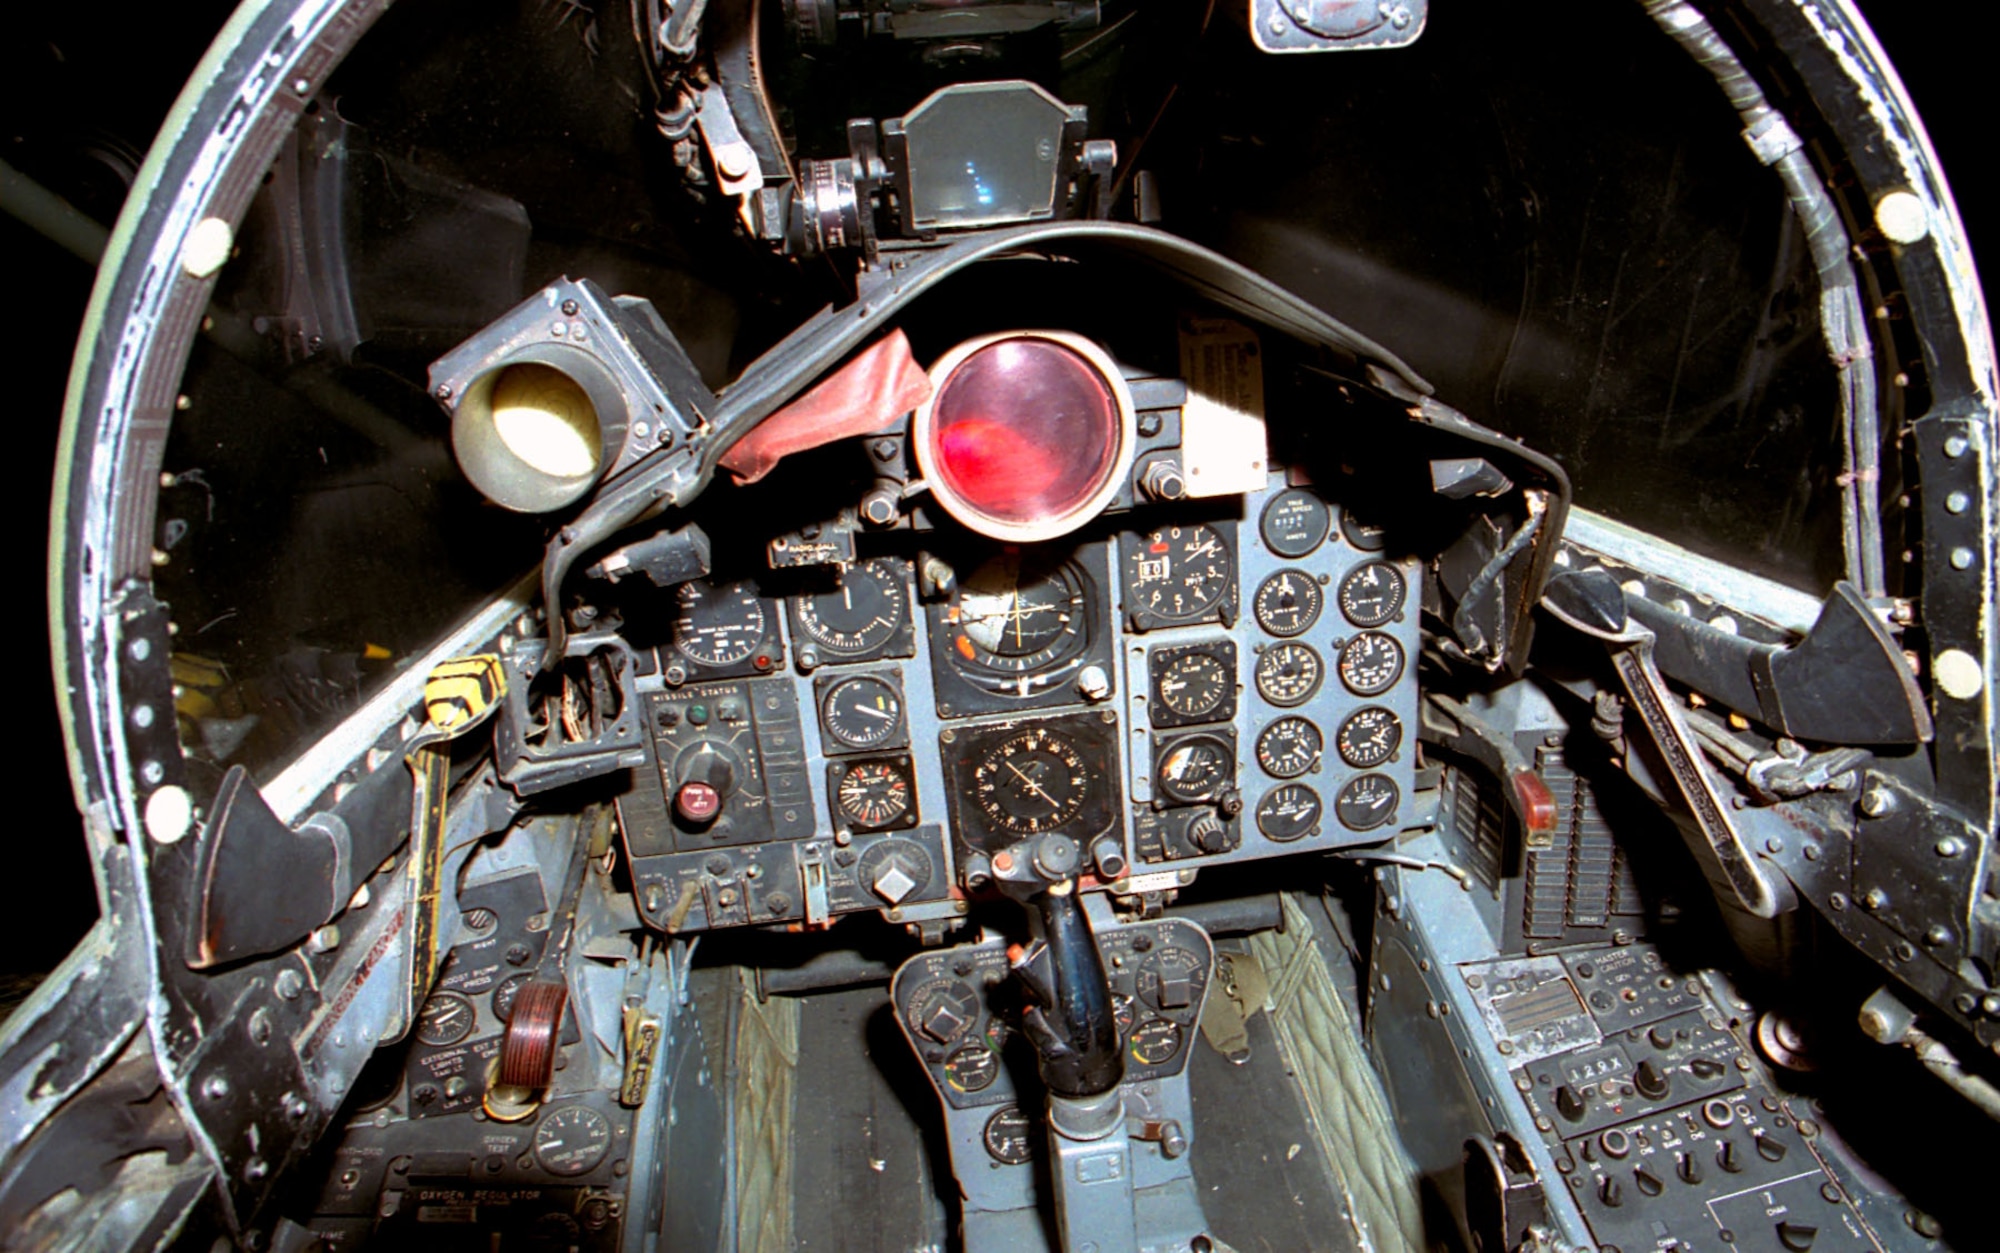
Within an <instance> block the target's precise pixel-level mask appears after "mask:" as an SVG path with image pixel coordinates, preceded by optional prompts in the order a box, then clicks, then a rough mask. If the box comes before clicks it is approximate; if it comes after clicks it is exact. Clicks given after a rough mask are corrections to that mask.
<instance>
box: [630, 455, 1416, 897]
mask: <svg viewBox="0 0 2000 1253" xmlns="http://www.w3.org/2000/svg"><path fill="white" fill-rule="evenodd" d="M947 526H948V524H947ZM859 538H860V539H862V540H863V541H864V542H869V541H879V543H876V544H875V545H874V546H875V547H876V548H877V549H878V551H875V552H869V553H866V554H865V555H860V556H859V557H858V558H857V559H856V560H853V561H851V562H848V563H846V564H843V565H839V566H835V567H829V568H826V569H825V570H823V571H822V573H824V574H826V575H827V576H828V577H826V578H825V579H823V580H822V581H821V582H820V583H817V584H814V585H812V586H811V587H810V588H809V589H808V590H804V591H800V590H795V589H796V586H797V585H796V584H787V583H786V582H785V581H783V579H782V577H780V576H778V575H774V574H773V572H770V571H762V570H749V569H729V568H720V567H722V565H723V563H718V565H719V568H718V569H717V570H716V571H715V573H714V574H713V575H712V576H710V577H709V578H706V579H703V580H697V581H695V582H692V583H689V584H685V585H682V586H681V587H680V588H678V589H676V590H674V591H673V592H670V593H660V594H659V598H660V599H661V600H664V601H667V602H668V603H666V604H663V605H661V607H660V612H661V613H662V614H663V615H666V616H667V617H668V625H667V630H666V634H665V637H664V640H663V642H661V643H660V644H658V645H657V646H656V647H655V648H654V649H653V650H652V651H651V653H650V655H649V656H648V657H646V658H643V659H642V663H641V665H640V666H639V667H638V670H639V673H640V677H639V679H638V686H639V697H640V700H641V701H642V703H643V706H644V710H645V726H646V737H647V743H646V745H645V748H646V754H647V765H646V767H645V768H644V769H641V770H638V771H635V781H634V783H633V785H632V787H631V788H630V790H628V791H627V792H626V794H625V795H624V796H623V797H622V798H621V799H620V802H619V804H620V810H621V817H622V819H623V826H624V832H625V839H626V842H627V849H628V852H629V853H630V854H631V856H632V864H633V867H634V887H635V895H636V896H637V898H638V901H639V904H640V907H641V912H642V914H643V916H644V917H645V919H646V921H647V922H648V923H649V924H651V925H653V926H655V927H658V928H661V929H664V930H667V931H672V932H681V931H692V930H700V929H704V928H708V927H717V926H730V925H746V924H758V925H771V924H778V925H787V926H798V925H806V926H817V925H824V924H825V923H827V922H828V921H830V920H831V918H833V917H835V916H837V915H839V914H841V913H844V912H852V911H855V910H868V909H872V910H880V911H883V912H884V913H885V914H887V915H888V916H890V917H891V918H892V919H894V920H897V921H904V922H912V923H917V922H936V921H940V920H948V919H951V918H954V917H956V916H958V915H961V914H963V913H964V912H965V911H966V909H967V898H968V895H969V894H973V893H976V892H978V891H979V890H981V889H983V888H985V887H987V886H988V885H989V884H990V883H991V881H992V880H993V879H995V878H1008V877H1017V878H1018V877H1024V876H1026V875H1029V874H1031V873H1038V874H1040V875H1041V876H1042V877H1043V878H1045V879H1052V878H1058V877H1070V876H1072V875H1074V876H1082V877H1083V878H1084V880H1085V884H1086V886H1091V885H1092V884H1095V885H1099V886H1108V887H1114V888H1115V890H1118V891H1121V892H1141V891H1152V890H1159V889H1160V888H1162V887H1167V886H1172V885H1173V884H1174V883H1176V882H1178V881H1179V876H1180V873H1181V872H1182V871H1185V870H1190V869H1194V868H1198V867H1200V866H1203V865H1212V864H1218V863H1226V862H1236V861H1248V860H1255V859H1258V858H1263V857H1272V856H1280V855H1285V854H1289V853H1293V852H1301V851H1308V850H1325V849H1329V848H1338V847H1341V846H1344V845H1349V844H1360V843H1372V842H1379V841H1381V840H1383V839H1385V838H1388V837H1390V836H1392V835H1393V834H1394V833H1395V832H1396V831H1397V830H1398V829H1399V824H1400V823H1403V822H1405V821H1406V820H1409V819H1411V818H1412V812H1411V810H1410V807H1409V801H1408V798H1409V797H1410V796H1411V794H1412V791H1413V789H1414V783H1415V770H1414V760H1413V753H1412V751H1411V748H1410V744H1409V739H1410V736H1411V734H1412V729H1413V727H1414V725H1415V719H1416V688H1415V683H1414V679H1413V657H1414V655H1415V652H1416V650H1417V647H1418V636H1417V620H1416V619H1417V614H1416V606H1417V605H1418V604H1420V603H1421V592H1422V588H1421V578H1422V569H1423V567H1422V566H1421V564H1420V562H1419V561H1418V560H1417V559H1416V558H1415V557H1412V556H1407V555H1402V554H1398V553H1395V552H1392V551H1389V550H1388V549H1387V547H1386V545H1385V536H1384V534H1383V533H1382V532H1381V531H1380V530H1379V529H1376V528H1374V527H1372V526H1370V525H1369V524H1368V523H1367V521H1366V520H1365V519H1361V518H1357V517H1354V516H1352V515H1351V514H1350V513H1349V512H1348V511H1347V510H1346V509H1344V508H1343V507H1342V505H1341V502H1340V501H1338V500H1332V499H1328V498H1326V497H1325V496H1323V495H1322V494H1321V493H1320V492H1318V491H1316V490H1315V489H1314V488H1313V486H1312V485H1311V484H1309V483H1306V482H1303V481H1297V480H1295V479H1294V478H1292V477H1290V476H1288V475H1287V473H1286V472H1284V471H1282V470H1280V471H1274V472H1273V473H1271V474H1269V475H1268V477H1267V483H1266V486H1265V488H1264V489H1263V490H1261V491H1257V492H1251V493H1247V494H1244V495H1241V496H1232V497H1222V498H1215V499H1209V500H1204V501H1199V502H1197V501H1185V500H1183V501H1171V502H1157V503H1153V504H1150V505H1148V504H1140V505H1139V506H1138V507H1137V508H1134V509H1132V510H1130V511H1129V512H1125V513H1112V514H1108V515H1106V516H1105V517H1103V518H1101V519H1099V520H1098V522H1096V523H1095V524H1093V525H1092V526H1089V527H1086V528H1084V529H1082V530H1080V531H1078V532H1076V533H1075V534H1073V535H1070V536H1066V537H1063V538H1062V539H1058V540H1052V541H1046V542H1041V543H1032V544H1021V545H1015V544H1005V543H996V542H992V541H987V540H983V539H979V538H977V537H971V536H966V535H963V534H959V533H957V532H956V531H954V530H950V529H946V528H945V527H940V528H939V529H936V530H931V531H922V530H911V531H904V532H898V533H889V534H884V535H880V536H870V535H865V534H864V535H862V536H860V537H859ZM1055 837H1060V838H1055ZM1149 876H1160V877H1158V878H1151V877H1149Z"/></svg>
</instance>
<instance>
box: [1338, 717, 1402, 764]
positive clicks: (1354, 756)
mask: <svg viewBox="0 0 2000 1253" xmlns="http://www.w3.org/2000/svg"><path fill="white" fill-rule="evenodd" d="M1402 743H1403V723H1402V720H1401V719H1399V718H1398V717H1396V715H1395V714H1393V713H1390V712H1389V711H1388V710H1386V709H1384V708H1382V707H1381V706H1380V705H1370V706H1368V707H1367V708H1366V709H1357V710H1355V711H1354V712H1353V713H1351V714H1349V715H1347V721H1345V722H1343V723H1341V724H1340V730H1338V731H1336V732H1334V735H1333V746H1334V748H1335V749H1336V750H1337V751H1338V752H1339V753H1340V759H1341V760H1342V761H1344V762H1346V763H1347V764H1348V765H1350V766H1353V767H1354V768H1355V769H1357V770H1370V769H1373V768H1374V767H1376V766H1379V765H1381V764H1382V763H1383V762H1385V761H1387V760H1389V759H1390V758H1391V757H1394V756H1395V755H1396V749H1397V748H1399V747H1400V746H1401V745H1402Z"/></svg>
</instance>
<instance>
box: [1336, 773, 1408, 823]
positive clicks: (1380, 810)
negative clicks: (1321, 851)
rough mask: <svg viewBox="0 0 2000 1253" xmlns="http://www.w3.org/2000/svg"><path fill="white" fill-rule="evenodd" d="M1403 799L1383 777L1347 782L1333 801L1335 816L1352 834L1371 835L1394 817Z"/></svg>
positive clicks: (1390, 781) (1371, 776)
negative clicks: (1365, 832)
mask: <svg viewBox="0 0 2000 1253" xmlns="http://www.w3.org/2000/svg"><path fill="white" fill-rule="evenodd" d="M1401 799H1402V796H1401V793H1400V791H1399V789H1398V788H1397V787H1396V781H1395V780H1394V779H1391V778H1390V777H1389V776H1388V775H1386V774H1364V775H1358V776H1356V777H1355V778H1352V779H1349V780H1348V781H1347V786H1345V787H1343V788H1341V789H1340V795H1338V796H1336V797H1334V798H1333V813H1334V816H1335V817H1337V818H1339V819H1340V823H1341V825H1342V826H1344V827H1347V828H1348V829H1349V830H1352V831H1372V830H1374V829H1375V828H1376V827H1379V826H1381V825H1382V824H1383V823H1385V822H1387V821H1389V820H1390V819H1391V818H1394V817H1395V816H1396V802H1397V801H1399V800H1401Z"/></svg>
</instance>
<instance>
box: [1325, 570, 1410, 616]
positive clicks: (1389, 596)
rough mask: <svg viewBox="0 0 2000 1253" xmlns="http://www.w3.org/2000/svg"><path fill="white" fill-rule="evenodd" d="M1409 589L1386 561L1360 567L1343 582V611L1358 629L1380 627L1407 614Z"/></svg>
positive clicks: (1351, 572)
mask: <svg viewBox="0 0 2000 1253" xmlns="http://www.w3.org/2000/svg"><path fill="white" fill-rule="evenodd" d="M1407 591H1408V586H1407V585H1406V584H1405V583H1404V582H1403V572H1402V571H1401V570H1398V569H1397V568H1396V567H1394V566H1392V565H1390V564H1389V563H1388V562H1386V561H1371V562H1369V563H1367V564H1366V565H1362V566H1356V567H1355V568H1354V569H1353V570H1351V571H1349V572H1348V575H1347V577H1346V578H1344V579H1342V580H1341V581H1340V612H1341V613H1343V614H1345V615H1346V616H1347V620H1348V621H1349V622H1352V623H1353V624H1354V625H1355V626H1358V627H1378V626H1381V625H1382V624H1384V623H1386V622H1390V621H1393V620H1394V619H1395V617H1396V616H1397V615H1398V614H1400V613H1402V612H1403V597H1404V595H1405V594H1406V593H1407Z"/></svg>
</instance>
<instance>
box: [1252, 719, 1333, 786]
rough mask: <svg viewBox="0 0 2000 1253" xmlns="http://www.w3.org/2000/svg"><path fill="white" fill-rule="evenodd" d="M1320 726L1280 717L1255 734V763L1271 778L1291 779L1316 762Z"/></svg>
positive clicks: (1316, 763) (1310, 767) (1319, 748)
mask: <svg viewBox="0 0 2000 1253" xmlns="http://www.w3.org/2000/svg"><path fill="white" fill-rule="evenodd" d="M1323 747H1324V744H1323V742H1322V741H1321V738H1320V733H1319V728H1318V727H1316V726H1314V725H1313V724H1312V723H1311V722H1309V721H1307V720H1306V719H1304V718H1280V719H1278V720H1277V721H1276V722H1273V723H1272V724H1271V725H1270V726H1268V727H1265V728H1264V730H1263V733H1262V734H1260V735H1259V736H1258V737H1257V764H1258V766H1260V767H1262V769H1263V771H1264V773H1265V774H1268V775H1270V776H1271V777H1272V778H1274V779H1294V778H1297V777H1298V776H1299V775H1302V774H1304V773H1305V772H1306V771H1308V770H1311V769H1312V768H1313V767H1314V766H1317V765H1318V764H1319V755H1320V750H1321V749H1322V748H1323Z"/></svg>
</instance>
